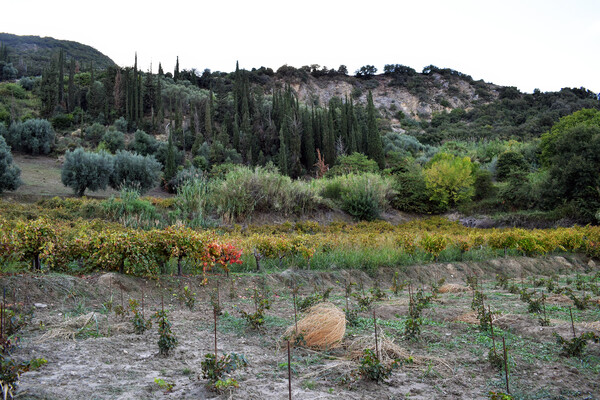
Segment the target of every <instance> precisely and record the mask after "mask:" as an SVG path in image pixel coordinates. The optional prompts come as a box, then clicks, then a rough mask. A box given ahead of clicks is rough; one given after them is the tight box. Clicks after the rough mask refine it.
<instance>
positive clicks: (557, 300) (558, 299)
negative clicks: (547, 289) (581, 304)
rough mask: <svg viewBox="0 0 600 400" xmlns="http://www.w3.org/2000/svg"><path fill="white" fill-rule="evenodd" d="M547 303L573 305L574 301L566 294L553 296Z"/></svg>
mask: <svg viewBox="0 0 600 400" xmlns="http://www.w3.org/2000/svg"><path fill="white" fill-rule="evenodd" d="M546 303H548V304H573V300H571V299H570V298H568V297H567V296H565V295H564V294H552V295H550V296H547V297H546Z"/></svg>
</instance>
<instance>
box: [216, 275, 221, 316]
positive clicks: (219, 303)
mask: <svg viewBox="0 0 600 400" xmlns="http://www.w3.org/2000/svg"><path fill="white" fill-rule="evenodd" d="M217 308H219V309H220V308H221V296H220V295H219V279H217Z"/></svg>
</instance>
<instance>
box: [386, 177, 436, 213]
mask: <svg viewBox="0 0 600 400" xmlns="http://www.w3.org/2000/svg"><path fill="white" fill-rule="evenodd" d="M392 187H393V189H394V191H395V192H396V195H395V196H394V198H393V199H392V207H394V208H395V209H397V210H399V211H404V212H409V213H417V214H431V213H437V212H440V211H441V209H440V207H439V204H438V203H435V202H433V201H432V200H431V197H432V196H433V192H432V191H431V189H429V188H428V187H427V184H426V182H425V176H424V175H423V171H422V170H421V169H420V168H418V167H416V166H415V167H413V168H411V169H408V170H404V171H399V172H397V173H396V174H394V176H393V185H392Z"/></svg>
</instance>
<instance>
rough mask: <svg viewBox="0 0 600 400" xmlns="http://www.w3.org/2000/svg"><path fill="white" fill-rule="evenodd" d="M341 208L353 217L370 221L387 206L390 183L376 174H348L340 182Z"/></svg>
mask: <svg viewBox="0 0 600 400" xmlns="http://www.w3.org/2000/svg"><path fill="white" fill-rule="evenodd" d="M342 188H343V190H342V194H341V204H342V209H343V210H344V211H346V212H347V213H348V214H350V215H352V216H353V217H355V218H357V219H360V220H366V221H372V220H375V219H378V218H379V216H380V214H381V212H382V211H385V209H386V208H388V206H389V200H388V199H389V198H390V197H391V194H392V188H391V183H390V182H389V181H388V180H387V179H385V178H382V177H381V176H379V175H376V174H369V173H367V174H361V175H355V174H349V175H346V176H345V177H344V179H343V183H342Z"/></svg>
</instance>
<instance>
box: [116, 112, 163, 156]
mask: <svg viewBox="0 0 600 400" xmlns="http://www.w3.org/2000/svg"><path fill="white" fill-rule="evenodd" d="M117 121H118V120H117ZM116 125H117V122H116V121H115V126H116ZM119 130H120V129H119ZM121 132H123V131H121ZM158 146H159V144H158V142H157V141H156V139H155V138H154V136H152V135H148V134H147V133H146V132H144V131H142V130H139V129H138V130H137V131H135V134H134V138H133V142H131V144H130V145H129V150H131V151H133V152H135V153H138V154H141V155H143V156H148V155H152V154H155V153H156V151H157V150H158Z"/></svg>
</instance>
